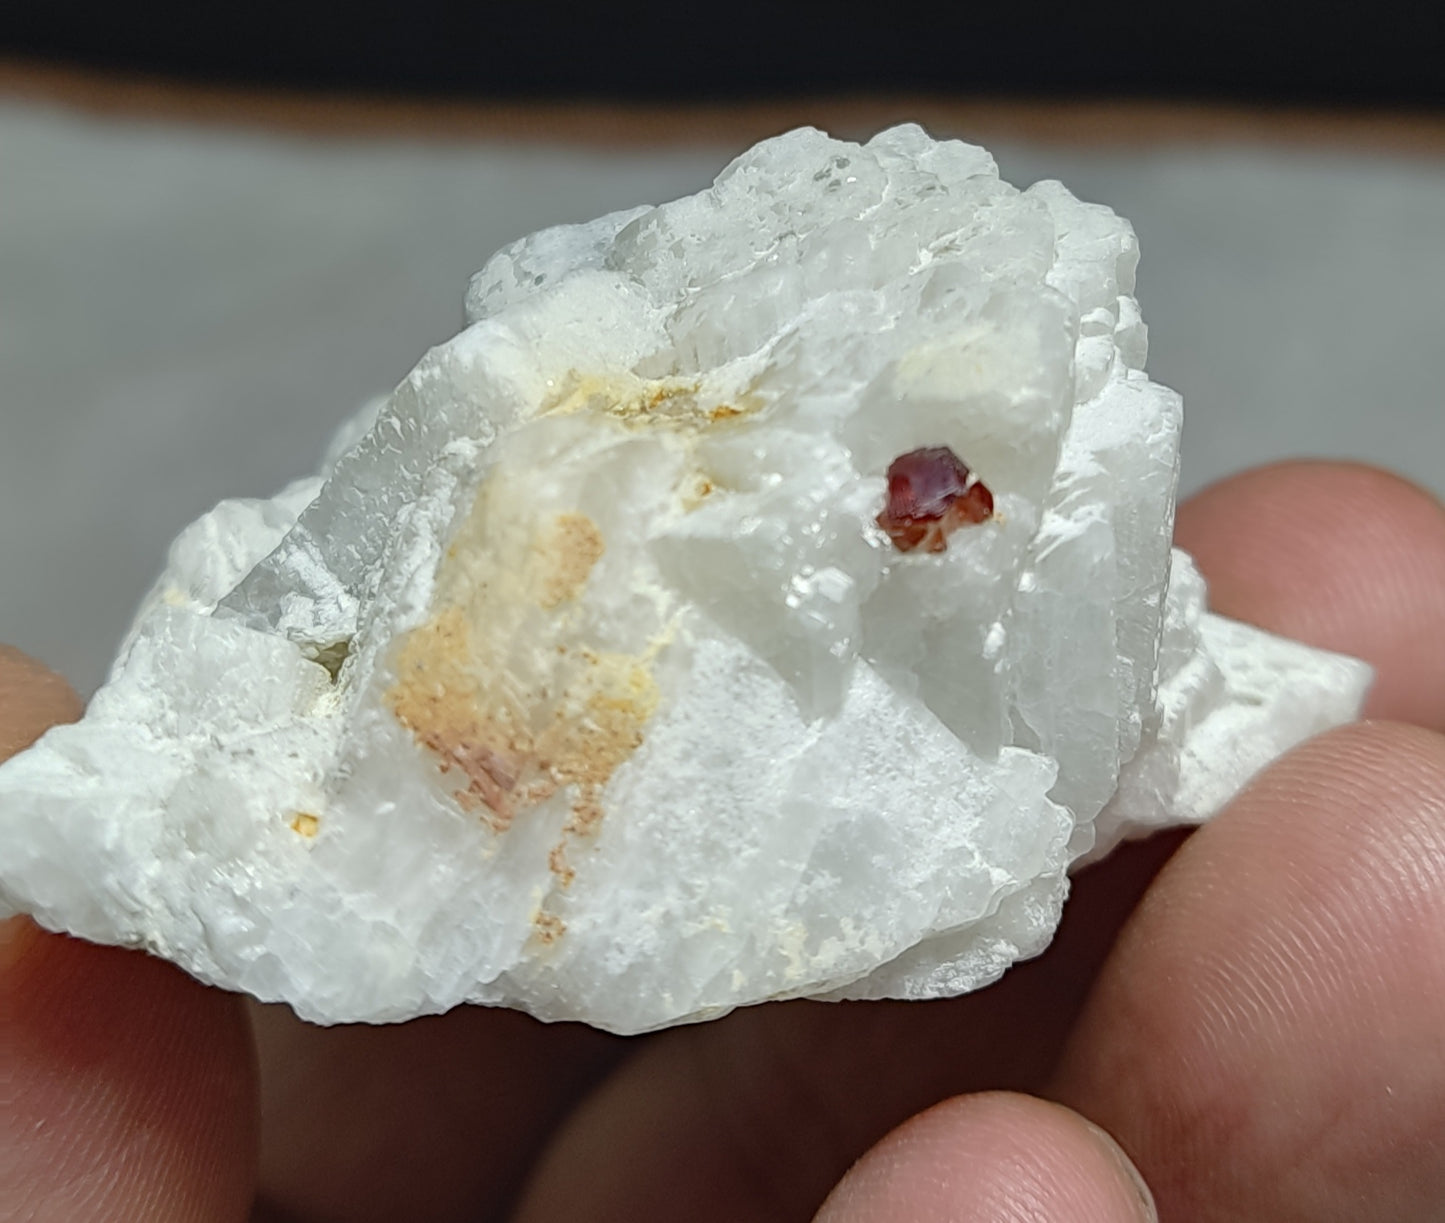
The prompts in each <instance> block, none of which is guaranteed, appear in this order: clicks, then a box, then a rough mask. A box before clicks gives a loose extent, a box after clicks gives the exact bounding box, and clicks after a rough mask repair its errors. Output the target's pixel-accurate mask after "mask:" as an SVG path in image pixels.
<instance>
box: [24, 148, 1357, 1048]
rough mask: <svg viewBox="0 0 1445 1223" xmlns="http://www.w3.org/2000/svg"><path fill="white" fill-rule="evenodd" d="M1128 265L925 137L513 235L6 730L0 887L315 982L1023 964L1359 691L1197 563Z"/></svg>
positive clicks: (241, 984)
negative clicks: (1176, 524)
mask: <svg viewBox="0 0 1445 1223" xmlns="http://www.w3.org/2000/svg"><path fill="white" fill-rule="evenodd" d="M1136 258H1137V249H1136V245H1135V241H1134V235H1133V233H1132V232H1131V230H1130V228H1129V226H1128V224H1127V223H1126V222H1124V221H1121V220H1120V219H1119V218H1117V217H1116V216H1114V215H1113V214H1112V213H1111V212H1110V211H1109V210H1108V209H1106V208H1101V207H1098V206H1094V205H1087V204H1082V203H1080V202H1078V201H1077V200H1075V199H1074V198H1073V197H1072V196H1071V195H1070V194H1069V193H1068V192H1067V191H1065V190H1064V188H1063V187H1061V186H1060V185H1059V184H1057V183H1052V182H1044V183H1038V184H1036V185H1034V186H1033V187H1030V188H1029V189H1028V190H1026V191H1019V190H1016V189H1015V188H1013V187H1011V186H1009V185H1007V184H1006V183H1003V182H1001V181H1000V180H999V177H998V174H997V171H996V169H995V166H994V163H993V161H992V160H991V159H990V157H989V155H988V154H987V153H986V152H984V151H983V150H982V149H979V148H973V147H970V146H968V145H964V144H959V143H954V142H939V143H935V142H934V141H933V140H931V139H929V138H928V137H927V136H926V135H925V134H924V133H923V132H922V131H921V130H920V129H919V128H917V127H899V128H895V129H893V130H891V131H887V132H884V133H882V134H881V135H879V136H877V137H876V138H874V139H873V140H871V141H869V142H868V143H867V144H866V145H862V146H859V145H856V144H848V143H842V142H838V141H834V140H830V139H828V138H827V137H826V136H824V135H822V134H821V133H819V132H816V131H811V130H803V131H796V132H792V133H790V134H788V135H786V136H782V137H779V138H778V139H775V140H770V141H767V142H765V143H763V144H761V145H759V146H757V147H756V148H754V149H753V150H751V151H750V152H748V153H747V154H745V155H744V156H742V157H741V158H739V159H738V160H737V161H736V162H734V163H733V164H732V165H731V166H729V167H728V168H727V169H726V170H725V171H723V173H722V174H721V176H720V177H719V178H718V179H717V181H716V183H715V184H714V186H713V187H712V188H711V189H709V190H707V191H704V192H702V193H701V194H699V195H697V196H694V197H691V198H688V199H682V200H678V201H676V202H674V203H671V204H666V205H663V206H661V207H657V208H650V207H644V208H638V209H636V210H634V211H631V212H625V213H620V214H617V215H613V216H608V217H603V218H602V219H600V220H598V221H595V222H592V223H591V224H587V225H575V226H567V227H563V228H560V229H552V230H547V231H544V232H542V233H539V234H536V235H533V236H532V237H530V238H527V239H525V240H523V241H521V242H518V243H517V244H515V245H514V246H511V247H509V248H507V249H506V250H504V251H502V252H501V253H500V254H498V255H496V256H495V257H494V258H493V259H492V260H491V262H490V263H488V264H487V266H486V267H485V268H484V269H483V270H482V272H481V273H479V274H478V275H477V276H476V278H475V279H474V280H473V282H472V285H471V289H470V292H469V293H468V297H467V306H468V312H469V319H470V324H469V326H467V328H466V329H465V330H464V331H463V332H462V333H461V334H460V335H458V336H457V337H456V338H455V339H453V340H452V341H450V342H449V343H447V344H445V345H443V346H441V347H440V348H437V349H435V350H434V351H432V352H430V353H429V354H427V355H426V357H425V358H424V359H423V360H422V361H421V363H420V364H419V365H418V366H417V368H416V369H415V370H414V371H413V372H412V373H411V374H410V375H409V376H408V377H407V379H406V380H405V381H404V382H403V383H402V384H401V386H400V387H398V389H397V390H396V392H395V393H394V394H393V395H392V396H391V397H390V398H389V399H387V400H386V401H385V402H384V403H382V404H380V405H377V406H373V408H372V409H371V410H369V411H368V412H367V413H365V414H363V416H362V417H361V418H360V419H358V421H356V422H354V423H353V424H352V426H350V427H349V428H348V430H347V431H345V433H344V435H343V437H342V438H340V439H338V442H337V444H336V445H335V446H334V447H333V450H332V453H331V454H330V455H329V456H328V458H327V460H326V463H325V466H324V470H323V471H322V473H321V474H320V475H319V476H317V477H316V478H314V479H310V480H305V481H302V482H301V483H299V484H296V485H294V486H293V487H291V488H288V489H287V490H286V491H284V492H283V493H281V494H280V495H279V496H278V497H276V498H275V499H273V500H271V501H230V502H223V503H222V504H221V505H219V506H218V507H217V508H216V509H215V510H213V511H212V512H211V513H210V514H208V515H206V516H205V517H204V518H202V519H201V520H200V521H199V522H197V523H196V524H195V525H193V526H192V527H190V528H189V529H188V530H187V531H185V532H184V533H183V534H182V535H181V537H180V538H179V539H178V540H177V541H176V543H175V545H174V546H173V548H172V551H171V556H170V563H169V568H168V569H167V572H166V574H165V576H164V577H163V578H162V580H161V582H160V583H159V585H158V586H157V587H156V589H155V591H154V593H153V595H152V596H151V597H150V598H149V600H148V601H147V602H146V603H145V605H144V606H143V607H142V609H141V612H140V614H139V617H138V620H137V622H136V625H135V628H134V630H133V632H132V634H131V636H130V638H129V639H128V641H127V642H126V644H125V645H124V647H123V649H122V651H121V654H120V656H119V658H118V660H117V662H116V664H115V668H114V670H113V672H112V675H111V678H110V680H109V682H108V683H107V685H106V686H105V687H104V688H103V689H102V690H101V691H100V692H99V693H98V694H97V695H96V696H95V698H94V700H93V701H92V702H91V705H90V709H89V711H88V713H87V715H86V717H85V719H84V721H82V722H81V723H79V724H78V725H75V726H71V727H62V728H59V729H57V730H54V731H52V732H51V733H50V734H49V735H47V736H46V737H45V738H44V739H43V740H42V741H41V742H40V743H39V744H38V745H37V746H36V747H34V748H33V749H31V750H30V751H28V752H26V753H24V754H22V755H21V756H19V757H17V758H16V759H14V760H13V761H11V762H10V763H8V764H6V765H5V766H3V767H0V912H6V911H21V912H27V913H31V914H33V915H34V916H35V917H36V918H37V919H38V920H39V921H40V922H42V923H43V924H44V925H46V926H49V927H51V928H54V929H57V930H68V931H71V932H73V933H75V934H78V935H81V936H83V937H85V938H90V939H95V940H99V941H103V942H111V943H124V944H131V945H135V946H140V947H144V948H148V949H149V950H151V951H153V952H155V953H157V954H159V955H162V956H166V957H168V958H170V959H172V960H174V961H176V962H177V963H179V964H181V965H183V966H184V967H185V968H187V969H188V970H189V971H190V972H192V973H194V974H195V975H197V976H198V977H200V978H202V979H204V980H206V981H211V982H215V983H217V984H219V985H222V986H225V987H227V988H232V989H239V990H248V991H250V992H251V993H253V994H255V995H256V996H258V997H260V998H264V999H281V1000H285V1001H287V1002H289V1003H291V1004H292V1005H293V1006H294V1007H295V1008H296V1010H297V1011H298V1012H299V1013H300V1014H301V1015H303V1016H305V1017H308V1018H310V1019H314V1020H318V1021H323V1022H327V1021H339V1020H372V1021H382V1020H399V1019H405V1018H408V1017H410V1016H414V1015H418V1014H422V1013H425V1012H433V1011H440V1010H443V1009H445V1008H448V1007H451V1006H453V1005H455V1004H457V1003H460V1002H465V1001H472V1002H483V1003H494V1004H503V1005H508V1006H515V1007H521V1008H525V1009H527V1010H529V1011H531V1012H532V1013H533V1014H536V1015H539V1016H541V1017H543V1018H547V1019H581V1020H585V1021H587V1022H589V1023H592V1024H596V1025H599V1026H601V1027H605V1028H610V1029H612V1030H614V1031H619V1032H636V1031H641V1030H645V1029H649V1028H656V1027H660V1026H664V1025H667V1024H672V1023H677V1022H681V1021H685V1020H696V1019H701V1018H706V1017H708V1016H713V1015H718V1014H721V1013H723V1012H725V1011H727V1010H728V1009H730V1008H732V1007H735V1006H739V1005H743V1004H747V1003H754V1002H759V1001H762V1000H765V999H770V998H784V997H791V996H800V995H807V996H819V997H829V998H850V997H851V998H874V997H901V998H925V997H934V996H938V995H944V994H957V993H961V992H963V991H966V990H971V989H976V988H978V987H979V986H981V985H984V984H986V983H987V982H989V981H992V980H993V979H995V978H996V977H998V975H999V974H1000V973H1002V972H1003V971H1004V970H1005V969H1006V968H1007V967H1008V965H1009V964H1011V963H1013V962H1014V961H1015V960H1017V959H1019V958H1020V957H1023V956H1029V955H1033V954H1035V953H1036V952H1038V951H1040V950H1041V949H1042V948H1043V947H1044V946H1045V944H1046V943H1047V942H1048V940H1049V938H1050V935H1051V934H1052V932H1053V930H1054V927H1055V925H1056V923H1057V921H1058V917H1059V912H1060V906H1061V904H1062V902H1063V899H1064V895H1065V892H1066V890H1067V886H1068V885H1067V872H1068V870H1069V868H1070V866H1071V865H1073V864H1076V863H1079V862H1081V861H1084V860H1086V859H1088V858H1091V857H1095V856H1098V855H1099V854H1102V853H1104V852H1106V851H1107V850H1108V849H1109V847H1110V846H1112V845H1114V844H1115V843H1117V842H1118V841H1119V840H1120V839H1121V838H1122V837H1125V836H1128V835H1130V834H1131V833H1134V832H1137V831H1141V830H1145V829H1149V828H1152V827H1155V826H1159V825H1163V824H1167V823H1172V822H1180V821H1197V820H1200V819H1203V818H1205V817H1207V816H1208V815H1210V814H1211V813H1212V812H1213V811H1215V810H1216V809H1218V807H1219V806H1220V805H1221V804H1222V803H1223V802H1224V801H1225V800H1226V799H1227V798H1228V797H1229V796H1230V795H1231V794H1232V793H1233V792H1234V790H1235V789H1236V788H1237V787H1238V786H1239V784H1240V783H1241V782H1242V781H1243V780H1244V779H1245V778H1247V777H1248V776H1249V775H1250V774H1251V773H1252V772H1254V771H1255V770H1256V769H1258V768H1259V767H1260V766H1261V765H1263V764H1264V763H1266V762H1267V761H1268V760H1269V759H1270V758H1272V757H1273V756H1274V755H1276V754H1277V753H1278V752H1279V751H1281V750H1283V749H1284V748H1286V747H1287V746H1289V745H1290V744H1292V743H1294V742H1296V741H1298V740H1299V739H1302V738H1304V737H1305V736H1307V735H1309V734H1311V733H1313V732H1315V731H1317V730H1320V729H1322V728H1324V727H1326V726H1328V725H1331V724H1333V723H1336V722H1339V721H1342V720H1346V719H1348V718H1350V717H1352V716H1354V714H1355V712H1356V711H1357V709H1358V705H1359V701H1360V699H1361V696H1362V693H1363V690H1364V687H1365V685H1366V683H1367V681H1368V673H1367V670H1366V668H1364V667H1363V665H1361V664H1359V663H1356V662H1353V661H1351V660H1348V659H1342V658H1339V657H1335V656H1331V655H1326V654H1322V653H1319V652H1316V651H1313V650H1310V649H1306V648H1305V647H1303V646H1299V645H1296V644H1293V643H1290V642H1286V641H1281V640H1278V639H1275V638H1272V637H1269V636H1267V635H1265V634H1263V633H1260V632H1256V631H1253V630H1251V629H1248V628H1245V627H1243V626H1240V625H1237V624H1232V623H1230V622H1227V621H1224V620H1220V619H1218V618H1217V617H1214V616H1212V615H1210V614H1208V613H1207V612H1206V611H1205V609H1204V608H1205V597H1204V587H1203V584H1202V582H1201V581H1200V579H1199V577H1198V575H1197V573H1196V572H1195V570H1194V568H1193V566H1192V565H1191V564H1190V562H1189V560H1188V558H1187V557H1185V556H1183V555H1182V554H1180V553H1178V552H1175V553H1173V554H1172V556H1171V550H1170V536H1171V530H1172V518H1173V499H1174V486H1175V473H1176V456H1177V443H1178V437H1179V426H1180V405H1179V400H1178V398H1177V396H1175V395H1174V394H1173V393H1172V392H1171V391H1168V390H1166V389H1165V388H1163V387H1161V386H1158V385H1156V384H1154V383H1152V382H1150V381H1149V379H1148V378H1147V377H1146V376H1145V374H1144V373H1143V363H1144V351H1145V333H1144V325H1143V323H1142V321H1141V319H1140V316H1139V311H1138V309H1137V307H1136V305H1135V302H1134V299H1133V297H1132V296H1131V293H1132V291H1133V283H1134V266H1135V262H1136ZM899 456H904V457H903V458H900V457H899ZM965 465H966V466H965ZM920 545H922V546H920Z"/></svg>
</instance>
